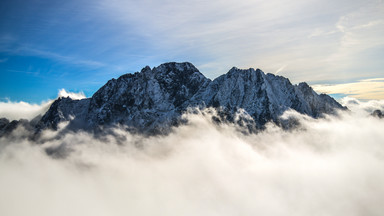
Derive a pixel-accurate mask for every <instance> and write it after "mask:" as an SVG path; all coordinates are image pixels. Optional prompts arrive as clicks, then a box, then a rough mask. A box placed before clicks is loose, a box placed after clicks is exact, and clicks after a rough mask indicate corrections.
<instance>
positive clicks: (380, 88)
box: [312, 78, 384, 100]
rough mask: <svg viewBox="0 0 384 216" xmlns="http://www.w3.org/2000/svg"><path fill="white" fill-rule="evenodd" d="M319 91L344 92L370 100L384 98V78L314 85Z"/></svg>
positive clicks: (326, 92) (328, 92) (343, 93)
mask: <svg viewBox="0 0 384 216" xmlns="http://www.w3.org/2000/svg"><path fill="white" fill-rule="evenodd" d="M312 87H313V89H314V90H315V91H317V92H321V93H325V94H342V95H349V96H351V97H354V98H358V99H363V100H369V99H376V100H383V99H384V94H383V92H384V78H373V79H364V80H359V81H357V82H351V83H343V84H333V85H321V84H319V85H313V86H312Z"/></svg>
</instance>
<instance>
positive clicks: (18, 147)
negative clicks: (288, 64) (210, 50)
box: [0, 98, 384, 216]
mask: <svg viewBox="0 0 384 216" xmlns="http://www.w3.org/2000/svg"><path fill="white" fill-rule="evenodd" d="M344 102H345V103H346V104H348V105H353V108H352V109H351V112H345V113H343V114H341V115H340V116H339V117H327V118H325V119H318V120H314V119H310V118H305V117H300V115H297V114H292V113H291V115H295V116H296V117H298V118H300V122H301V127H300V128H298V129H296V130H293V131H290V132H288V131H282V130H281V129H279V128H277V127H274V126H273V125H269V126H268V128H267V130H265V131H263V132H261V133H259V134H255V135H244V134H241V133H239V132H238V131H237V130H236V127H234V126H233V125H221V126H218V125H214V124H212V123H211V121H210V117H211V116H210V115H209V114H207V113H205V115H201V114H198V115H187V116H186V118H187V119H188V120H189V124H188V125H185V126H181V127H179V128H177V129H175V131H174V132H173V133H171V134H169V135H167V136H158V137H141V136H139V135H132V134H129V133H126V132H125V131H123V130H120V129H116V131H115V133H116V134H119V136H107V137H105V139H104V140H98V139H95V138H93V137H92V136H90V135H88V134H86V133H70V134H67V135H65V136H64V137H62V138H60V139H58V140H51V141H47V142H45V143H44V144H42V145H33V143H30V141H27V140H20V139H5V138H1V139H0V148H1V149H0V173H1V175H0V191H1V193H0V201H1V202H0V214H1V215H26V214H28V215H39V216H44V215H53V214H54V215H95V216H98V215H128V214H129V215H274V216H275V215H298V216H300V215H351V216H355V215H380V214H381V213H382V211H383V207H382V204H381V201H382V199H381V198H382V197H383V195H384V173H383V172H382V168H383V166H384V157H383V156H384V146H383V141H384V133H382V128H384V121H383V119H377V118H374V117H371V116H370V115H369V114H370V111H371V110H373V109H376V108H380V107H381V108H383V106H382V105H383V104H384V102H383V101H374V102H359V101H357V100H354V99H350V98H349V99H345V100H344ZM287 115H290V113H287ZM45 133H48V132H45ZM49 133H52V132H49ZM117 139H118V140H117ZM30 144H32V145H30ZM46 148H49V149H59V151H58V152H62V153H63V152H64V153H65V152H67V153H68V155H67V157H65V158H60V157H59V158H57V157H50V156H47V154H46V153H45V151H44V149H46ZM50 152H52V151H50ZM56 156H60V155H56Z"/></svg>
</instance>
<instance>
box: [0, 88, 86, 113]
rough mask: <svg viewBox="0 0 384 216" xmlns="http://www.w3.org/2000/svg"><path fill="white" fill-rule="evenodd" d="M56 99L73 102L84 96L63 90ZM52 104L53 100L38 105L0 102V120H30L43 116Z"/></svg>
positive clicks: (20, 102)
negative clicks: (71, 100) (66, 98)
mask: <svg viewBox="0 0 384 216" xmlns="http://www.w3.org/2000/svg"><path fill="white" fill-rule="evenodd" d="M57 97H70V98H72V99H74V100H79V99H83V98H85V95H84V93H83V92H78V93H75V92H67V91H66V90H65V89H60V90H59V92H58V95H57ZM52 103H53V100H48V101H43V102H41V103H40V104H32V103H27V102H24V101H19V102H15V101H10V100H8V101H5V102H0V118H7V119H9V120H19V119H27V120H31V119H33V118H35V117H36V116H38V115H42V114H44V113H45V112H46V111H47V110H48V109H49V106H50V105H51V104H52Z"/></svg>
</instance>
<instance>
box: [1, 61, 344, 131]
mask: <svg viewBox="0 0 384 216" xmlns="http://www.w3.org/2000/svg"><path fill="white" fill-rule="evenodd" d="M191 107H197V108H199V109H203V108H209V107H212V108H214V109H216V110H217V111H218V114H219V115H218V118H215V119H214V120H215V121H218V122H221V121H229V122H234V119H235V118H234V115H235V114H236V113H238V112H239V110H241V111H243V112H244V111H245V113H246V114H248V115H247V116H250V117H251V118H248V121H247V127H248V128H249V129H250V130H259V129H262V128H263V127H264V125H265V124H266V123H267V122H269V121H273V122H275V123H276V124H279V122H280V120H279V117H280V116H281V114H283V112H284V111H286V110H289V109H293V110H296V111H297V112H299V113H302V114H306V115H308V116H311V117H313V118H318V117H321V116H322V115H323V114H335V113H336V111H337V110H339V109H346V108H345V107H343V106H341V105H340V104H339V103H338V102H337V101H335V100H334V99H333V98H331V97H330V96H328V95H325V94H320V95H318V94H317V93H316V92H315V91H313V89H312V88H311V87H310V86H309V85H308V84H306V83H300V84H298V85H292V84H291V82H290V81H289V80H288V79H287V78H285V77H282V76H276V75H273V74H265V73H264V72H263V71H261V70H260V69H256V70H255V69H253V68H250V69H247V70H243V69H238V68H235V67H234V68H232V69H231V70H229V72H228V73H226V74H224V75H222V76H220V77H218V78H216V79H214V80H210V79H208V78H206V77H205V76H204V75H203V74H202V73H200V71H199V70H198V69H197V68H196V67H195V66H194V65H192V64H191V63H188V62H184V63H175V62H170V63H165V64H162V65H160V66H158V67H154V68H152V69H151V68H150V67H148V66H147V67H145V68H143V69H142V70H141V71H140V72H136V73H134V74H125V75H122V76H121V77H119V78H118V79H111V80H109V81H108V82H107V83H106V84H105V85H104V86H103V87H101V88H100V89H99V90H98V91H97V92H96V93H95V94H94V95H93V96H92V97H91V98H86V99H82V100H73V99H71V98H58V99H57V100H56V101H54V102H53V103H52V105H51V106H50V108H49V110H48V111H47V112H46V113H45V114H44V115H43V116H41V117H39V119H38V120H36V118H35V119H34V121H31V123H30V125H29V126H28V127H29V128H34V129H35V133H38V132H39V131H41V130H43V129H47V128H50V129H54V130H56V129H57V128H58V125H59V124H60V123H61V122H66V121H69V124H68V125H67V126H66V127H67V129H69V130H85V131H93V132H95V131H102V130H103V129H106V128H110V127H113V126H116V125H122V126H126V128H127V129H128V130H132V131H135V132H139V133H148V134H159V133H160V134H161V133H167V132H168V131H169V130H170V129H171V128H172V127H173V126H176V125H178V124H180V123H181V122H182V121H181V115H182V114H183V113H184V112H186V111H187V109H188V108H191ZM249 119H250V120H249ZM11 123H12V122H9V121H7V120H6V119H2V120H1V121H0V131H1V134H0V136H1V135H2V134H6V133H8V132H9V131H5V130H6V129H7V128H8V130H10V129H12V128H15V125H17V122H13V123H12V125H9V124H11ZM25 124H27V123H26V122H25V120H23V125H25ZM32 124H33V125H32Z"/></svg>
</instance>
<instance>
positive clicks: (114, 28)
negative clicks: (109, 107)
mask: <svg viewBox="0 0 384 216" xmlns="http://www.w3.org/2000/svg"><path fill="white" fill-rule="evenodd" d="M383 57H384V2H383V1H382V0H367V1H357V0H352V1H346V0H333V1H331V0H305V1H304V0H286V1H282V0H279V1H278V0H268V1H261V0H244V1H241V2H239V1H232V0H211V1H202V0H189V1H185V0H142V1H136V0H135V1H134V0H125V1H123V0H108V1H107V0H94V1H87V0H80V1H79V0H76V1H74V0H68V1H56V0H50V1H48V0H46V1H38V0H29V1H25V0H24V1H20V0H12V1H10V0H8V1H7V0H3V1H1V2H0V99H1V100H6V99H10V100H12V101H27V102H33V103H39V102H41V101H44V100H47V99H52V98H55V97H56V96H57V93H58V91H59V89H63V88H64V89H66V90H68V91H74V92H80V91H82V92H84V93H85V95H86V96H88V97H89V96H92V94H93V93H94V92H95V91H96V90H97V89H98V88H99V87H101V86H102V85H103V84H104V83H105V82H106V81H107V80H109V79H111V78H116V77H118V76H120V75H122V74H124V73H132V72H135V71H139V70H140V69H141V68H142V67H144V66H146V65H149V66H151V67H153V66H157V65H159V64H161V63H163V62H168V61H189V62H192V63H193V64H195V66H196V67H197V68H199V69H200V71H201V72H202V73H203V74H204V75H206V76H207V77H209V78H215V77H217V76H218V75H221V74H223V73H226V72H227V71H228V70H229V69H230V68H231V67H232V66H237V67H240V68H249V67H254V68H260V69H262V70H263V71H265V72H269V73H275V74H278V75H282V76H285V77H288V78H289V79H290V80H291V81H292V82H293V83H298V82H301V81H307V82H308V83H310V84H312V85H314V86H315V89H318V90H319V91H321V92H326V93H332V94H335V95H337V94H342V95H352V96H355V97H357V98H360V99H384V82H383V79H381V78H383V77H384V61H383V59H384V58H383ZM367 82H368V83H367ZM346 84H347V85H346Z"/></svg>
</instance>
